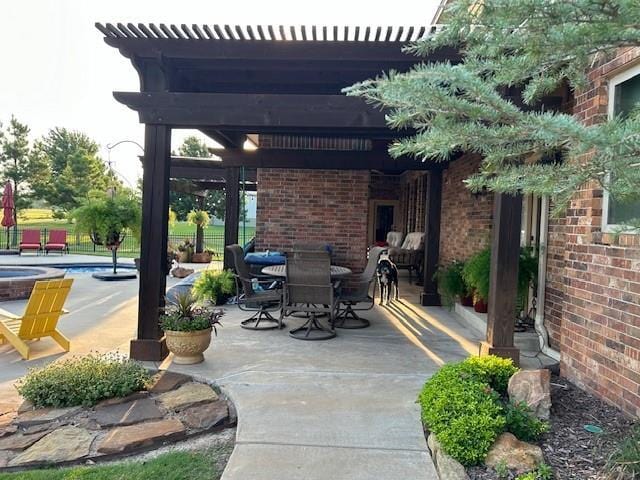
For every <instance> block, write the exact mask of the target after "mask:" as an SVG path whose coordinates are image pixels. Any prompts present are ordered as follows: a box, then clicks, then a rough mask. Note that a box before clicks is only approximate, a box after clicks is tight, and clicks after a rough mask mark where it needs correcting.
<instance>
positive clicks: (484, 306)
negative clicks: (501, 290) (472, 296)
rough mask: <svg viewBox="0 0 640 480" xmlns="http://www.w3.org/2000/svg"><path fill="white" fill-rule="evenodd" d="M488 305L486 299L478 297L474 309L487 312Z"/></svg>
mask: <svg viewBox="0 0 640 480" xmlns="http://www.w3.org/2000/svg"><path fill="white" fill-rule="evenodd" d="M488 307H489V306H488V305H487V303H486V302H485V301H484V300H481V299H478V300H476V303H474V304H473V309H474V310H475V311H476V312H478V313H487V309H488Z"/></svg>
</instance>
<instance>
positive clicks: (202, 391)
mask: <svg viewBox="0 0 640 480" xmlns="http://www.w3.org/2000/svg"><path fill="white" fill-rule="evenodd" d="M217 399H218V394H217V393H216V392H214V391H213V389H212V388H211V387H210V386H209V385H205V384H203V383H196V382H190V383H185V384H184V385H182V386H181V387H180V388H178V389H177V390H174V391H171V392H167V393H163V394H162V395H160V396H159V397H158V401H159V402H160V405H162V407H164V408H166V409H167V410H173V411H180V410H184V409H186V408H188V407H191V406H193V405H198V404H200V403H206V402H213V401H215V400H217Z"/></svg>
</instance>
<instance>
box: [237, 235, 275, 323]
mask: <svg viewBox="0 0 640 480" xmlns="http://www.w3.org/2000/svg"><path fill="white" fill-rule="evenodd" d="M227 250H228V251H229V252H230V253H231V255H232V256H233V264H234V268H235V273H234V277H235V279H236V298H237V302H238V308H239V309H240V310H242V311H244V312H254V313H253V315H252V316H251V317H249V318H247V319H246V320H243V321H242V322H240V326H241V327H242V328H246V329H248V330H273V329H275V328H284V327H285V325H284V323H282V317H280V318H275V317H273V315H271V312H276V311H278V310H280V309H281V308H282V291H281V290H280V289H278V288H271V289H269V288H264V286H267V287H269V286H273V284H274V280H273V279H272V278H269V277H266V276H258V275H255V274H251V273H250V272H249V266H248V265H247V263H246V262H245V261H244V250H243V249H242V247H241V246H240V245H229V246H228V247H227ZM262 322H265V323H266V325H261V323H262Z"/></svg>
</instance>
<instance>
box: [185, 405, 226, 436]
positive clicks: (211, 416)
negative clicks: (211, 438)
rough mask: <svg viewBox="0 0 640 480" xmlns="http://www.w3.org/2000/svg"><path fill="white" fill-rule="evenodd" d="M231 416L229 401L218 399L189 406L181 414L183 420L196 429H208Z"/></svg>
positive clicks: (189, 426)
mask: <svg viewBox="0 0 640 480" xmlns="http://www.w3.org/2000/svg"><path fill="white" fill-rule="evenodd" d="M228 417H229V408H228V407H227V402H224V401H217V402H211V403H205V404H204V405H197V406H195V407H190V408H187V409H186V410H184V411H183V412H182V414H181V415H180V419H181V420H182V422H183V423H184V424H185V425H186V426H187V427H188V428H193V429H196V430H206V429H209V428H213V427H215V426H218V425H221V424H222V423H223V422H224V421H225V420H226V419H227V418H228Z"/></svg>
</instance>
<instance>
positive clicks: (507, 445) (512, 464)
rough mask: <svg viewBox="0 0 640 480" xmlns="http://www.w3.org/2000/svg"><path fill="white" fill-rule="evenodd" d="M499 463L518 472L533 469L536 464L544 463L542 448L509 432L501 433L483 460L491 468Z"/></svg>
mask: <svg viewBox="0 0 640 480" xmlns="http://www.w3.org/2000/svg"><path fill="white" fill-rule="evenodd" d="M501 463H502V464H504V465H505V466H506V467H507V468H509V469H510V470H515V471H516V472H517V473H518V474H520V473H525V472H530V471H532V470H535V469H536V468H537V467H538V465H540V464H542V463H544V456H543V455H542V449H541V448H540V447H538V446H537V445H531V444H530V443H526V442H522V441H520V440H518V439H517V438H516V437H515V435H513V434H511V433H503V434H502V435H500V436H499V437H498V439H497V440H496V442H495V443H494V444H493V446H492V447H491V450H489V453H488V454H487V458H485V460H484V464H485V465H486V466H487V467H491V468H495V467H496V466H497V465H498V464H501Z"/></svg>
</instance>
